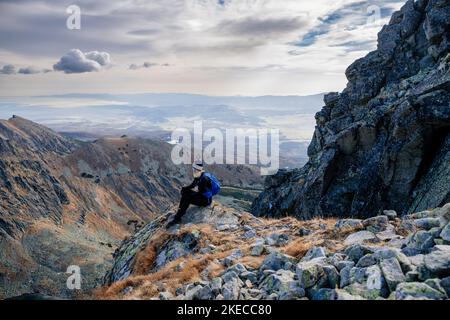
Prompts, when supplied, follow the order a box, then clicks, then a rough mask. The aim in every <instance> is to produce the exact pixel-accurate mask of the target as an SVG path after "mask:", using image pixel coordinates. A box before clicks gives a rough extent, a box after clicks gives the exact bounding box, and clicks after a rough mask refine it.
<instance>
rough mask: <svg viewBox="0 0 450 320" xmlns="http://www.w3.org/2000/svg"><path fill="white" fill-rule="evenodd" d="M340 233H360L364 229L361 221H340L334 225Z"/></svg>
mask: <svg viewBox="0 0 450 320" xmlns="http://www.w3.org/2000/svg"><path fill="white" fill-rule="evenodd" d="M334 228H335V229H336V230H337V231H338V232H348V231H358V230H362V229H364V226H363V224H362V220H360V219H340V220H338V221H337V222H336V224H335V225H334Z"/></svg>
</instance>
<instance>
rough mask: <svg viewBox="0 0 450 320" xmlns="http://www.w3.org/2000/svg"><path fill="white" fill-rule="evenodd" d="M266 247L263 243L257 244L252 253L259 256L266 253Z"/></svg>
mask: <svg viewBox="0 0 450 320" xmlns="http://www.w3.org/2000/svg"><path fill="white" fill-rule="evenodd" d="M264 250H265V247H264V245H262V244H258V245H255V246H253V247H252V248H251V253H250V254H251V255H252V256H254V257H259V256H261V255H262V254H263V253H264Z"/></svg>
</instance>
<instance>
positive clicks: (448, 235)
mask: <svg viewBox="0 0 450 320" xmlns="http://www.w3.org/2000/svg"><path fill="white" fill-rule="evenodd" d="M439 236H440V237H441V238H442V239H443V240H444V241H447V242H448V243H449V244H450V223H447V225H446V226H445V227H444V229H442V232H441V234H440V235H439Z"/></svg>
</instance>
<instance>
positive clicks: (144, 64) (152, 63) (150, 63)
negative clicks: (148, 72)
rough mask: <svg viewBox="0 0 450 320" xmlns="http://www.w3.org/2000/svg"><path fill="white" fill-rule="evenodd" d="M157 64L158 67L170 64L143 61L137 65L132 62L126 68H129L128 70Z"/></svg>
mask: <svg viewBox="0 0 450 320" xmlns="http://www.w3.org/2000/svg"><path fill="white" fill-rule="evenodd" d="M158 66H159V67H168V66H170V64H168V63H162V64H159V63H155V62H144V63H143V64H141V65H137V64H135V63H132V64H130V66H129V67H128V69H130V70H139V69H142V68H144V69H149V68H152V67H158Z"/></svg>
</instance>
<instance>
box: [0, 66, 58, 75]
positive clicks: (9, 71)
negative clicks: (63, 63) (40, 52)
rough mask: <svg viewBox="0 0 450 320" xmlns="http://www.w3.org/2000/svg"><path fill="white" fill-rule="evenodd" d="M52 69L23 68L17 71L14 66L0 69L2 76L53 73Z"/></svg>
mask: <svg viewBox="0 0 450 320" xmlns="http://www.w3.org/2000/svg"><path fill="white" fill-rule="evenodd" d="M51 71H52V70H50V69H39V68H36V67H33V66H29V67H23V68H20V69H19V70H18V71H17V68H16V67H15V66H14V65H12V64H7V65H4V66H3V68H1V69H0V74H7V75H11V74H38V73H48V72H51Z"/></svg>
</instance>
